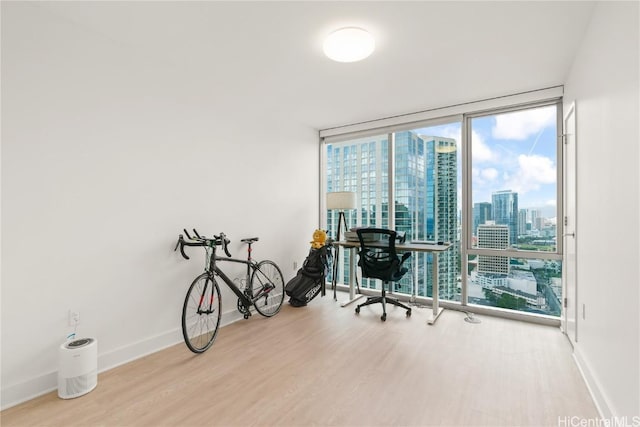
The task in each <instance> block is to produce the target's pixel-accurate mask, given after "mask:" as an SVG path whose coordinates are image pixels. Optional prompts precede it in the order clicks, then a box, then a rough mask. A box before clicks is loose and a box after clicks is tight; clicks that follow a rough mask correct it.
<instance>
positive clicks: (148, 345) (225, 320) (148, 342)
mask: <svg viewBox="0 0 640 427" xmlns="http://www.w3.org/2000/svg"><path fill="white" fill-rule="evenodd" d="M242 318H243V317H242V315H241V314H240V313H239V312H238V310H237V309H233V310H229V311H227V312H225V313H223V314H222V319H221V321H220V326H221V327H224V326H227V325H229V324H231V323H234V322H236V321H238V320H240V319H242ZM98 339H99V337H98ZM181 342H182V330H181V328H174V329H171V330H169V331H165V332H163V333H161V334H157V335H154V336H151V337H147V338H145V339H142V340H140V341H138V342H135V343H132V344H127V345H125V346H122V347H119V348H116V349H114V350H109V351H107V352H104V353H102V354H98V372H99V373H102V372H106V371H108V370H110V369H113V368H115V367H116V366H120V365H123V364H125V363H129V362H131V361H134V360H136V359H140V358H141V357H144V356H147V355H149V354H152V353H155V352H158V351H160V350H164V349H165V348H167V347H171V346H172V345H175V344H178V343H181ZM98 344H99V343H98ZM98 351H99V346H98ZM57 388H58V371H57V369H56V370H54V371H52V372H48V373H45V374H42V375H38V376H36V377H34V378H31V379H28V380H26V381H23V382H20V383H18V384H13V385H10V386H6V387H5V386H4V385H3V386H2V393H1V396H0V410H5V409H8V408H10V407H12V406H15V405H18V404H20V403H23V402H26V401H28V400H31V399H34V398H36V397H38V396H42V395H43V394H47V393H50V392H52V391H55V390H57Z"/></svg>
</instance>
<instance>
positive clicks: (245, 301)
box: [207, 246, 264, 311]
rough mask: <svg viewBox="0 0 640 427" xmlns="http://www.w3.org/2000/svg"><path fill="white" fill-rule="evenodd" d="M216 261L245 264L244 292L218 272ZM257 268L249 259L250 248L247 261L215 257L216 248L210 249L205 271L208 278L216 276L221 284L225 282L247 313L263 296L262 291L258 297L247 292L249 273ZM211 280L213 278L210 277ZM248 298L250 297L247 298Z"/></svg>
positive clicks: (220, 271)
mask: <svg viewBox="0 0 640 427" xmlns="http://www.w3.org/2000/svg"><path fill="white" fill-rule="evenodd" d="M218 261H225V262H234V263H237V264H246V266H247V284H246V287H245V291H244V292H243V291H242V290H241V289H240V288H238V287H237V286H236V284H235V283H234V282H233V280H231V279H230V278H229V276H227V275H226V274H225V273H224V271H222V270H220V268H218V266H217V265H216V263H217V262H218ZM257 266H258V263H257V262H255V261H253V259H251V246H249V249H248V257H247V259H246V260H245V259H238V258H228V257H220V256H217V255H216V248H215V247H213V248H212V253H211V256H210V259H209V268H208V270H207V273H209V275H210V276H214V275H215V276H218V277H220V278H221V279H222V281H223V282H225V283H226V284H227V286H228V287H229V288H230V289H231V290H232V291H233V293H234V294H236V296H237V297H238V298H239V299H240V301H242V305H244V307H245V308H246V309H247V311H248V310H249V308H250V307H251V306H252V305H253V304H254V303H255V302H256V301H257V300H258V299H260V297H262V296H264V291H261V292H259V293H258V295H251V294H250V292H251V291H250V290H249V282H250V278H251V277H250V276H251V271H252V270H255V269H256V268H257ZM212 278H213V277H212ZM249 296H251V297H250V298H249Z"/></svg>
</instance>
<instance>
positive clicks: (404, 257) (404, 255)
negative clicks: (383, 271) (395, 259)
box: [400, 252, 411, 267]
mask: <svg viewBox="0 0 640 427" xmlns="http://www.w3.org/2000/svg"><path fill="white" fill-rule="evenodd" d="M410 256H411V252H405V253H403V254H402V259H401V260H400V267H402V264H404V262H405V261H406V260H407V259H408V258H409V257H410Z"/></svg>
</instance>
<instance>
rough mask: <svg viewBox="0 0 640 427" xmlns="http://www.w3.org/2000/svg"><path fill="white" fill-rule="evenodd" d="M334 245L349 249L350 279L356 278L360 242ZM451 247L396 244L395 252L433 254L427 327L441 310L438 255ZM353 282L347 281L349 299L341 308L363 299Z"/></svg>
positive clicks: (372, 244) (340, 242) (341, 241)
mask: <svg viewBox="0 0 640 427" xmlns="http://www.w3.org/2000/svg"><path fill="white" fill-rule="evenodd" d="M333 244H334V245H339V246H342V247H344V248H349V249H351V262H350V264H351V271H350V272H349V275H350V277H356V275H357V274H358V261H357V259H356V258H357V253H358V249H359V248H360V242H357V241H346V240H340V241H339V242H333ZM369 245H370V246H378V245H376V244H375V243H369ZM379 246H380V247H386V245H385V244H382V243H380V244H379ZM450 247H451V243H444V244H442V245H436V244H427V243H396V251H398V252H432V253H433V268H432V278H433V286H432V288H433V303H432V308H433V310H432V314H431V317H430V318H429V320H427V323H428V324H429V325H433V324H434V323H435V322H436V320H438V316H440V313H442V310H443V308H440V307H439V306H438V288H439V286H438V257H437V255H438V253H440V252H444V251H446V250H447V249H449V248H450ZM354 281H355V280H349V299H348V300H347V301H345V302H342V303H340V305H341V306H342V307H344V306H346V305H349V304H351V303H352V302H354V301H356V300H358V299H359V298H361V297H363V296H364V295H362V294H357V295H356V292H355V288H354V286H353V283H354Z"/></svg>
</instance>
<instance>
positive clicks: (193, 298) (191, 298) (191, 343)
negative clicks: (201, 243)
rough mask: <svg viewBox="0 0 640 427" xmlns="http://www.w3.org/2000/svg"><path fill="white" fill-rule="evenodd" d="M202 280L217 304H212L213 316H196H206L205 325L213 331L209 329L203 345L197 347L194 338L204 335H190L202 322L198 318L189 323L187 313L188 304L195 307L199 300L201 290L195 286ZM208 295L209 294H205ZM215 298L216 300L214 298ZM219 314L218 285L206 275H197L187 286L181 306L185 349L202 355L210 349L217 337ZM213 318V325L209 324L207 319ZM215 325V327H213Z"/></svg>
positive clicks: (201, 319) (220, 307)
mask: <svg viewBox="0 0 640 427" xmlns="http://www.w3.org/2000/svg"><path fill="white" fill-rule="evenodd" d="M202 280H204V281H205V282H204V283H205V285H204V286H205V287H206V288H207V289H208V287H209V286H211V289H212V290H213V292H215V295H214V300H216V299H217V304H216V303H214V306H215V307H216V310H215V314H214V313H211V314H200V315H198V316H206V320H205V322H206V324H208V325H210V327H212V328H213V329H211V330H210V331H208V332H206V334H207V335H206V336H205V340H204V343H203V345H198V344H197V341H196V338H198V337H202V336H204V335H205V334H203V333H200V335H198V336H195V335H194V336H193V337H192V334H193V332H195V331H196V329H197V328H194V325H198V324H200V325H201V326H202V322H203V318H199V319H198V320H197V321H196V322H189V320H190V318H191V317H190V316H191V315H190V313H189V311H188V309H189V307H190V304H189V303H194V302H195V303H196V306H197V304H198V303H197V301H198V299H199V298H200V294H202V288H200V287H198V286H197V285H198V284H199V283H200V282H201V281H202ZM194 290H195V294H194V295H192V293H193V292H194ZM207 295H209V294H207ZM216 297H217V298H216ZM221 314H222V302H221V299H220V288H219V287H218V283H217V282H216V280H215V278H214V277H211V276H209V274H208V273H202V274H201V275H199V276H198V277H196V278H195V280H194V281H193V282H192V283H191V286H189V290H188V291H187V295H186V297H185V299H184V304H183V306H182V337H183V338H184V342H185V344H186V345H187V347H188V348H189V350H191V351H192V352H194V353H203V352H205V351H207V350H208V349H209V347H211V345H212V344H213V342H214V341H215V339H216V336H217V335H218V329H220V318H221ZM212 316H215V318H214V319H213V320H214V322H215V324H214V323H209V318H210V317H212ZM214 325H215V326H214ZM198 332H202V328H201V329H200V330H199V331H198Z"/></svg>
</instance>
